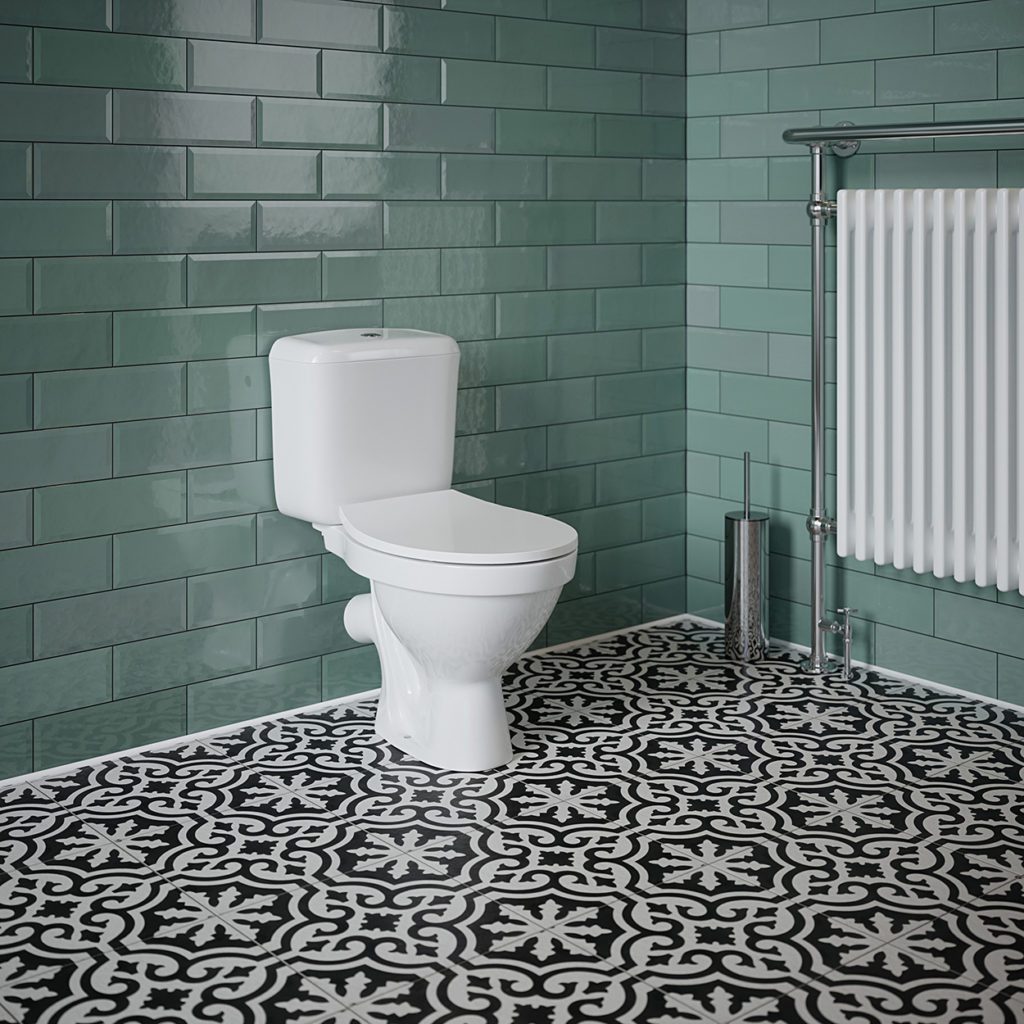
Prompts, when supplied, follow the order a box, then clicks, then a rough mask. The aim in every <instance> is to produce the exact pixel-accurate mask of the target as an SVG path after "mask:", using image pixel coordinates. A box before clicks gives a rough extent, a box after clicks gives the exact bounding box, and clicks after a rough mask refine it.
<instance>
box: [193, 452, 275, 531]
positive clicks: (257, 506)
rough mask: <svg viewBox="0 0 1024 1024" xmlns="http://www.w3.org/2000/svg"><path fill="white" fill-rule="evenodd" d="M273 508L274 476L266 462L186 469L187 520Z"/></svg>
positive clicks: (243, 513) (215, 517)
mask: <svg viewBox="0 0 1024 1024" xmlns="http://www.w3.org/2000/svg"><path fill="white" fill-rule="evenodd" d="M275 508H277V504H276V502H275V501H274V473H273V466H272V465H271V463H270V461H269V460H264V461H260V462H243V463H241V464H239V465H234V466H211V467H209V468H206V469H191V470H189V474H188V517H189V520H190V521H191V520H199V519H219V518H222V517H224V516H237V515H246V514H248V513H250V512H267V511H270V510H271V509H275Z"/></svg>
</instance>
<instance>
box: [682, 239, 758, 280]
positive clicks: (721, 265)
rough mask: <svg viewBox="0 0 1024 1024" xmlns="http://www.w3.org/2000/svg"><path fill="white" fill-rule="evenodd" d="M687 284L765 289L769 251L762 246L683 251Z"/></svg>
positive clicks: (703, 247)
mask: <svg viewBox="0 0 1024 1024" xmlns="http://www.w3.org/2000/svg"><path fill="white" fill-rule="evenodd" d="M686 259H687V268H688V269H689V273H688V274H687V280H688V281H690V282H692V283H693V284H723V285H728V284H739V285H748V286H751V287H761V288H764V287H767V285H768V248H767V246H763V245H714V244H712V245H707V244H696V245H688V246H687V247H686Z"/></svg>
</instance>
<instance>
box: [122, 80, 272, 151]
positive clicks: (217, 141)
mask: <svg viewBox="0 0 1024 1024" xmlns="http://www.w3.org/2000/svg"><path fill="white" fill-rule="evenodd" d="M253 105H254V101H253V100H252V98H251V97H248V96H201V95H198V96H197V95H190V94H181V95H178V94H176V93H167V92H141V91H137V90H122V89H119V90H117V92H115V93H114V141H115V142H142V143H161V144H167V145H192V144H195V145H214V146H232V145H235V146H251V145H253V144H254V143H255V141H256V140H255V138H254V137H253Z"/></svg>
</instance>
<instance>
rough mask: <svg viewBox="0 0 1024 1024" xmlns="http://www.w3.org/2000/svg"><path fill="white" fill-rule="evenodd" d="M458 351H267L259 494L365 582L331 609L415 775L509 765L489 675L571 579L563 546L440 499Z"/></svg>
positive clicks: (461, 501) (524, 643)
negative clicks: (265, 448) (265, 487)
mask: <svg viewBox="0 0 1024 1024" xmlns="http://www.w3.org/2000/svg"><path fill="white" fill-rule="evenodd" d="M458 367H459V349H458V346H457V345H456V344H455V342H454V341H453V340H452V339H451V338H449V337H447V336H446V335H443V334H431V333H428V332H426V331H412V330H397V329H395V328H385V329H370V330H363V331H359V330H339V331H320V332H317V333H315V334H299V335H294V336H292V337H287V338H279V339H278V340H277V341H275V342H274V345H273V347H272V348H271V350H270V386H271V406H272V416H273V430H274V488H275V491H276V494H277V505H278V508H279V509H280V510H281V511H282V512H283V513H285V515H289V516H294V517H295V518H297V519H304V520H306V521H307V522H311V523H312V524H313V525H314V526H315V527H316V528H317V529H318V530H320V532H321V533H322V534H323V536H324V544H325V545H326V547H327V550H328V551H332V552H334V553H335V554H336V555H340V556H341V557H342V558H343V559H344V560H345V562H346V563H347V564H348V566H349V568H351V569H352V570H353V571H354V572H356V573H358V574H359V575H361V576H365V577H366V578H367V579H369V580H370V593H369V594H363V595H360V596H358V597H355V598H353V599H352V600H351V601H350V602H349V603H348V605H347V606H346V608H345V628H346V629H347V630H348V632H349V634H350V635H351V636H352V638H353V639H354V640H358V641H360V642H372V643H374V644H375V645H376V647H377V652H378V654H379V655H380V662H381V676H382V683H381V696H380V704H379V706H378V710H377V731H378V732H379V733H380V734H381V735H382V736H383V737H384V738H385V739H387V740H389V741H390V742H391V743H393V744H394V745H395V746H397V747H399V748H400V749H401V750H404V751H405V752H406V753H408V754H411V755H412V756H413V757H415V758H417V759H418V760H421V761H425V762H426V763H427V764H431V765H435V766H437V767H439V768H450V769H454V770H456V771H467V772H472V771H484V770H485V769H488V768H494V767H497V766H498V765H501V764H505V763H506V762H507V761H509V760H510V759H511V757H512V745H511V742H510V739H509V732H508V721H507V719H506V716H505V706H504V701H503V699H502V692H501V675H502V672H503V671H504V670H505V669H506V668H507V667H508V666H509V664H510V663H511V662H512V661H514V660H515V659H516V658H517V657H518V656H519V655H520V654H522V653H523V651H525V650H526V649H527V647H528V646H529V644H530V642H531V641H532V640H533V639H534V637H535V636H536V635H537V633H538V632H539V631H540V629H541V627H542V626H543V625H544V623H545V622H546V621H547V619H548V616H549V615H550V614H551V610H552V609H553V608H554V606H555V602H556V601H557V600H558V595H559V593H560V592H561V589H562V587H563V585H564V584H566V583H567V582H568V581H569V580H571V579H572V577H573V573H574V572H575V567H576V545H577V537H576V531H575V530H573V529H572V527H570V526H567V525H566V524H565V523H561V522H558V521H557V520H555V519H549V518H548V517H546V516H539V515H535V514H534V513H532V512H523V511H520V510H519V509H512V508H505V507H502V506H500V505H494V504H491V503H490V502H487V501H481V500H480V499H478V498H472V497H469V496H468V495H465V494H462V493H460V492H459V491H453V490H452V489H451V483H452V457H453V449H454V443H455V398H456V386H457V381H458Z"/></svg>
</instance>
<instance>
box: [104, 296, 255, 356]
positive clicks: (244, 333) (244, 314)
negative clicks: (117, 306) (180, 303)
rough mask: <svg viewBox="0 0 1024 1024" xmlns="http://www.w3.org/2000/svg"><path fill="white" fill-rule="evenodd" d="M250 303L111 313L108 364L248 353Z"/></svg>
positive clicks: (252, 322)
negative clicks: (111, 359) (111, 351)
mask: <svg viewBox="0 0 1024 1024" xmlns="http://www.w3.org/2000/svg"><path fill="white" fill-rule="evenodd" d="M255 335H256V310H255V308H254V307H253V306H236V307H226V308H223V309H198V310H187V309H169V310H156V311H149V310H145V311H139V312H128V313H117V314H115V316H114V362H115V363H122V364H127V363H157V362H175V361H176V360H182V359H216V358H222V357H227V356H247V355H252V354H253V353H254V352H255V350H256V341H255Z"/></svg>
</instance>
